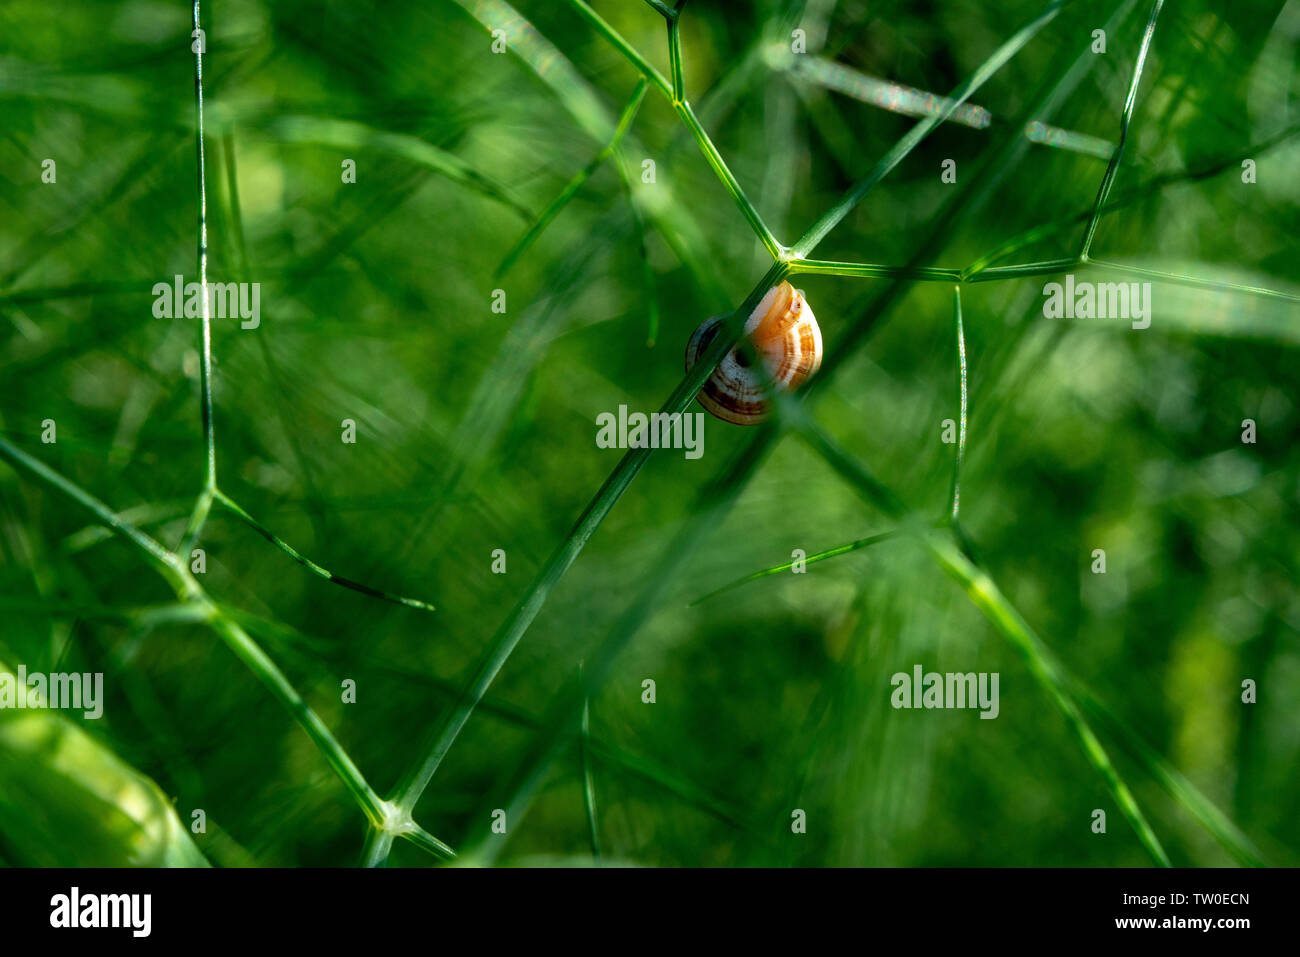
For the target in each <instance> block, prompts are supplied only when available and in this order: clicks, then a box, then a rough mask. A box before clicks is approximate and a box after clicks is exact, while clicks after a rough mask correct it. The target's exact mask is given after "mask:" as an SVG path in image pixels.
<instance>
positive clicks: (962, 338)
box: [949, 286, 966, 522]
mask: <svg viewBox="0 0 1300 957" xmlns="http://www.w3.org/2000/svg"><path fill="white" fill-rule="evenodd" d="M952 299H953V314H954V318H955V321H956V325H957V392H958V394H959V395H960V397H961V414H960V416H959V417H958V420H957V453H956V455H955V456H954V459H953V464H952V495H951V496H950V498H951V500H952V507H951V509H950V510H949V515H950V517H951V519H952V521H954V522H956V521H957V512H958V510H959V509H960V508H961V462H962V458H963V457H964V456H965V454H966V333H965V331H964V330H963V328H962V321H961V286H954V287H953V290H952Z"/></svg>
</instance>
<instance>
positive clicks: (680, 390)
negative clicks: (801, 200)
mask: <svg viewBox="0 0 1300 957" xmlns="http://www.w3.org/2000/svg"><path fill="white" fill-rule="evenodd" d="M785 274H786V267H785V265H784V264H783V263H775V264H773V266H772V268H771V269H770V270H768V272H767V274H766V275H765V276H764V277H763V278H762V279H761V280H759V282H758V284H757V285H755V286H754V288H753V290H751V292H750V294H749V296H748V297H747V298H746V300H745V302H744V303H742V304H741V306H740V308H739V309H737V310H736V311H735V313H734V314H733V316H732V320H731V322H730V323H729V324H728V326H727V329H726V332H725V333H723V334H719V335H718V336H716V337H715V338H714V341H713V342H712V343H711V344H710V345H709V348H708V350H706V352H705V353H704V355H703V356H701V357H700V359H699V361H698V362H697V363H696V364H695V365H694V366H693V367H692V368H691V370H690V371H689V372H687V374H686V376H685V378H683V379H682V381H681V383H680V384H679V385H678V386H677V388H676V389H675V390H674V391H673V393H672V395H671V396H669V398H668V400H667V401H666V402H665V403H664V405H663V408H662V409H661V410H660V411H661V412H664V413H668V414H670V415H671V414H676V413H680V412H684V411H685V410H686V407H687V406H688V405H689V404H690V402H691V401H692V399H694V397H695V393H696V392H698V391H699V390H700V387H701V386H703V385H704V382H705V380H706V379H707V378H708V377H709V376H710V375H711V374H712V372H713V370H714V368H716V367H717V365H718V363H719V362H721V361H722V358H723V356H725V355H726V353H727V352H728V351H729V350H730V349H731V348H733V347H734V346H735V345H736V343H737V341H738V340H739V338H740V326H741V321H740V320H738V319H737V318H736V317H737V316H747V315H748V314H749V313H750V311H752V310H753V308H754V306H755V305H757V303H758V300H759V299H760V298H762V296H763V295H764V294H765V293H766V292H767V290H768V289H770V288H772V286H774V285H776V284H778V283H779V282H780V281H781V280H782V279H783V278H784V277H785ZM652 451H653V450H652V449H648V448H633V449H629V450H628V452H627V454H626V455H624V456H623V458H622V459H621V460H620V461H619V464H618V465H617V466H616V467H615V468H614V471H613V472H611V473H610V475H609V477H608V478H607V479H606V480H605V483H604V484H603V485H602V486H601V487H600V489H599V490H598V491H597V492H596V495H595V496H594V497H593V498H592V500H591V502H590V503H589V504H588V505H587V507H586V509H584V511H583V513H582V515H580V516H579V517H578V521H577V522H576V524H575V525H574V527H573V530H572V531H571V532H570V533H569V534H568V536H567V537H566V538H565V540H564V541H563V542H561V543H560V545H559V547H557V548H556V550H555V551H554V552H553V553H552V554H551V557H550V558H549V559H548V560H547V561H546V563H545V564H544V565H543V566H542V568H541V569H540V570H539V571H538V573H537V575H536V576H535V577H534V578H533V580H532V582H531V583H530V584H529V586H528V588H527V590H526V591H525V592H524V595H523V597H522V598H520V600H519V602H518V603H517V604H516V605H515V607H514V609H513V610H512V611H511V613H510V614H509V615H508V616H507V617H506V619H505V621H503V622H502V623H501V626H500V627H499V628H498V629H497V632H496V634H495V635H494V636H493V638H492V641H491V642H490V643H489V644H488V647H487V648H486V649H485V650H484V653H483V656H482V658H481V659H480V662H479V665H478V667H477V669H476V670H475V672H474V676H473V677H472V678H471V680H470V682H469V684H468V685H467V686H466V688H465V690H464V691H463V692H462V694H461V695H460V697H459V698H458V700H457V701H456V703H455V704H454V705H453V706H452V707H451V709H450V710H449V711H448V712H447V714H446V715H445V716H444V718H443V719H442V722H441V727H440V728H439V729H438V730H437V731H436V732H435V734H434V735H433V738H432V740H431V741H430V743H429V745H428V747H427V749H426V751H425V756H424V758H423V759H422V761H421V762H420V764H419V765H418V766H417V767H416V768H415V769H414V770H413V772H412V773H411V774H410V775H408V777H407V778H406V780H405V781H404V782H403V784H402V786H401V787H400V788H399V791H398V798H397V801H398V804H399V806H400V807H402V808H403V809H405V810H407V811H410V810H411V809H413V808H414V807H415V805H416V802H418V801H419V799H420V796H421V795H422V794H423V793H424V789H425V788H426V787H428V784H429V781H430V780H431V779H432V778H433V775H434V773H435V772H436V771H437V770H438V767H439V765H440V764H441V763H442V759H443V758H444V757H446V755H447V752H448V751H449V750H450V749H451V746H452V744H453V743H454V742H455V740H456V738H457V737H458V736H459V735H460V732H461V729H462V728H464V726H465V723H466V722H467V721H468V720H469V716H470V715H471V714H472V713H473V711H474V708H475V707H477V705H478V703H479V702H480V701H481V700H483V696H484V695H485V694H486V693H487V689H488V688H489V687H490V686H491V684H492V682H493V681H494V680H495V678H496V676H497V674H498V673H499V672H500V670H501V668H502V666H503V665H504V664H505V663H506V660H507V659H508V658H509V657H510V655H511V653H512V652H513V651H514V649H515V646H516V645H517V644H518V643H519V640H520V639H521V638H522V637H523V635H524V632H525V631H527V629H528V626H529V625H531V624H532V622H533V619H534V618H536V617H537V614H538V613H539V612H540V611H541V609H542V606H543V605H544V604H545V603H546V600H547V598H549V597H550V593H551V592H552V591H553V590H554V589H555V587H556V585H558V584H559V581H560V579H561V578H563V576H564V574H565V573H566V572H567V571H568V570H569V568H570V566H572V564H573V563H574V561H576V560H577V558H578V555H579V554H581V552H582V549H583V548H584V547H585V546H586V544H587V542H588V540H589V539H590V538H591V536H592V535H594V534H595V532H596V529H597V528H599V527H600V523H601V522H603V521H604V520H605V516H606V515H608V514H609V512H610V510H611V509H612V508H613V507H614V505H615V503H617V502H618V500H619V498H621V497H622V495H623V493H624V492H625V491H627V488H628V486H629V485H631V483H632V480H633V479H635V478H636V476H637V473H639V472H640V471H641V468H642V467H643V466H644V465H645V463H646V461H647V460H648V459H649V458H650V455H651V453H652Z"/></svg>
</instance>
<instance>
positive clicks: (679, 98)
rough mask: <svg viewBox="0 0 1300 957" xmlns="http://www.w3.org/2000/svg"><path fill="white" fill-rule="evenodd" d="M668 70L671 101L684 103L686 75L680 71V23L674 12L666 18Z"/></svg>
mask: <svg viewBox="0 0 1300 957" xmlns="http://www.w3.org/2000/svg"><path fill="white" fill-rule="evenodd" d="M668 72H669V74H670V75H671V76H672V81H673V103H674V104H677V103H685V102H686V77H685V76H684V75H683V72H682V23H681V20H679V19H678V17H677V15H676V14H675V13H674V14H673V15H672V16H670V17H669V18H668Z"/></svg>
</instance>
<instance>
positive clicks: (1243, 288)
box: [1088, 259, 1300, 302]
mask: <svg viewBox="0 0 1300 957" xmlns="http://www.w3.org/2000/svg"><path fill="white" fill-rule="evenodd" d="M1088 265H1089V266H1090V267H1092V268H1094V269H1100V270H1102V271H1110V272H1119V273H1124V274H1125V275H1128V276H1140V277H1148V278H1151V279H1155V280H1158V281H1160V282H1171V283H1176V284H1178V285H1180V286H1192V287H1193V288H1196V289H1218V290H1222V291H1225V292H1241V293H1246V294H1247V295H1251V296H1261V297H1263V298H1265V299H1280V300H1282V301H1284V302H1300V295H1295V294H1294V293H1289V292H1280V291H1278V290H1276V289H1267V288H1265V287H1263V286H1247V285H1244V284H1243V283H1237V282H1226V281H1224V280H1221V279H1201V278H1200V277H1198V276H1180V275H1178V274H1177V273H1171V272H1162V271H1161V270H1159V269H1147V268H1145V267H1143V266H1132V265H1129V264H1128V263H1114V262H1104V261H1102V260H1100V259H1090V260H1088Z"/></svg>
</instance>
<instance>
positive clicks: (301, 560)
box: [214, 489, 435, 611]
mask: <svg viewBox="0 0 1300 957" xmlns="http://www.w3.org/2000/svg"><path fill="white" fill-rule="evenodd" d="M214 497H215V500H216V502H217V504H219V505H221V506H222V507H223V508H225V509H227V510H228V511H230V512H231V513H233V514H234V515H235V516H237V517H238V518H239V519H241V520H242V521H243V522H244V524H246V525H247V526H248V527H249V528H251V529H252V530H253V531H255V532H257V534H259V535H261V536H262V537H263V538H265V539H266V540H267V541H268V542H270V543H271V544H272V545H274V546H275V547H276V548H278V549H280V551H282V552H284V553H285V554H286V555H288V556H289V557H290V558H292V559H293V560H294V561H296V562H297V563H298V564H300V565H302V566H303V567H304V568H306V569H307V570H308V571H310V572H311V573H312V574H314V575H318V576H320V577H321V578H323V579H325V580H326V581H328V582H332V583H333V584H335V585H339V586H341V587H343V588H349V589H351V590H352V591H356V592H360V593H361V594H363V595H369V596H370V597H372V598H379V599H382V600H384V601H388V602H392V603H393V604H396V605H406V606H407V607H409V608H419V609H420V610H421V611H434V610H435V609H434V606H433V605H431V604H429V603H428V602H426V601H421V600H420V599H418V598H408V597H406V596H405V595H396V594H393V593H392V592H386V591H384V590H382V589H379V588H372V587H371V586H369V585H363V584H362V583H361V582H358V581H353V580H352V579H351V578H345V577H343V576H342V575H336V574H335V573H334V572H332V571H330V570H329V569H328V568H325V567H324V566H323V565H318V564H317V563H316V562H314V561H312V560H311V559H310V558H308V557H307V556H306V555H303V554H302V553H301V552H299V551H298V550H297V549H296V548H294V547H293V546H292V545H290V544H289V543H288V542H286V541H284V540H283V539H282V538H280V536H278V535H276V534H275V533H274V532H272V531H271V530H270V529H268V528H267V527H266V526H265V525H263V524H262V523H261V522H259V521H258V520H257V519H255V518H253V516H251V515H249V514H248V512H246V511H245V510H244V509H243V507H242V506H241V505H240V504H239V503H238V502H236V501H235V500H234V499H232V498H231V497H230V496H229V495H227V494H226V493H225V492H223V491H221V490H220V489H217V491H216V493H215V496H214Z"/></svg>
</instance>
